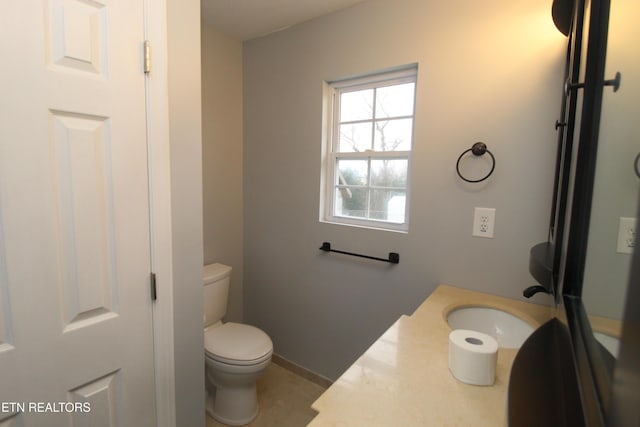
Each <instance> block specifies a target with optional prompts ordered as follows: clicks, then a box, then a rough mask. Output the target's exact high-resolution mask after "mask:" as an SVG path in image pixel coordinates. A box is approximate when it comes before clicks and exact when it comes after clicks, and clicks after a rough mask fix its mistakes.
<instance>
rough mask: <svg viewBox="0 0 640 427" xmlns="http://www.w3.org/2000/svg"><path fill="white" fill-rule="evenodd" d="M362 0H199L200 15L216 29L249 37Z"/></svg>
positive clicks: (261, 34) (248, 38)
mask: <svg viewBox="0 0 640 427" xmlns="http://www.w3.org/2000/svg"><path fill="white" fill-rule="evenodd" d="M361 1H364V0H202V17H203V20H204V21H205V22H207V23H208V24H210V25H212V26H213V27H214V28H215V29H217V30H218V31H220V32H222V33H224V34H226V35H227V36H229V37H232V38H234V39H238V40H250V39H253V38H256V37H260V36H264V35H266V34H269V33H273V32H275V31H279V30H283V29H285V28H288V27H290V26H292V25H295V24H299V23H301V22H304V21H308V20H310V19H313V18H316V17H318V16H322V15H326V14H328V13H331V12H334V11H336V10H340V9H344V8H346V7H349V6H352V5H354V4H356V3H360V2H361Z"/></svg>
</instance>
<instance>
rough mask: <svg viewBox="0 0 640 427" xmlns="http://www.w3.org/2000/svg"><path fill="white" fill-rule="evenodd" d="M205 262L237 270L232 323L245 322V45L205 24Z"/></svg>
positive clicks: (229, 312)
mask: <svg viewBox="0 0 640 427" xmlns="http://www.w3.org/2000/svg"><path fill="white" fill-rule="evenodd" d="M202 76H203V78H202V172H203V179H202V182H203V205H204V206H203V208H204V230H203V231H204V262H205V264H209V263H213V262H220V263H223V264H227V265H230V266H231V267H232V268H233V273H232V274H231V285H230V289H229V303H228V307H227V315H226V317H225V320H227V321H241V320H242V275H243V259H242V257H243V254H242V43H241V42H239V41H237V40H233V39H230V38H228V37H225V36H224V35H222V34H220V33H219V32H217V31H216V30H214V29H213V28H212V27H211V26H210V25H209V24H207V23H206V22H205V21H204V20H203V22H202Z"/></svg>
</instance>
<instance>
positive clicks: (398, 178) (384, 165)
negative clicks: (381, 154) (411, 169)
mask: <svg viewBox="0 0 640 427" xmlns="http://www.w3.org/2000/svg"><path fill="white" fill-rule="evenodd" d="M408 163H409V162H408V161H407V160H406V159H393V160H372V161H371V185H375V186H379V187H403V188H404V187H406V186H407V164H408Z"/></svg>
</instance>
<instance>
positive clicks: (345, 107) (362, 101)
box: [340, 89, 373, 122]
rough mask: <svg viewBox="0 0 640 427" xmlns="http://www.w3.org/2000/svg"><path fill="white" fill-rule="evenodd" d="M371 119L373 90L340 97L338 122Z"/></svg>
mask: <svg viewBox="0 0 640 427" xmlns="http://www.w3.org/2000/svg"><path fill="white" fill-rule="evenodd" d="M372 118H373V89H366V90H358V91H355V92H346V93H342V94H341V95H340V122H350V121H353V120H367V119H372Z"/></svg>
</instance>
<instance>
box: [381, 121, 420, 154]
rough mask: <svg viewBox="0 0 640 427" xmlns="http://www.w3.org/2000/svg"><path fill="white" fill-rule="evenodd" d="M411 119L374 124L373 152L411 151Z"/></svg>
mask: <svg viewBox="0 0 640 427" xmlns="http://www.w3.org/2000/svg"><path fill="white" fill-rule="evenodd" d="M412 128H413V119H400V120H383V121H379V122H375V129H376V135H375V139H374V141H373V149H374V150H375V151H409V150H411V133H412Z"/></svg>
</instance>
